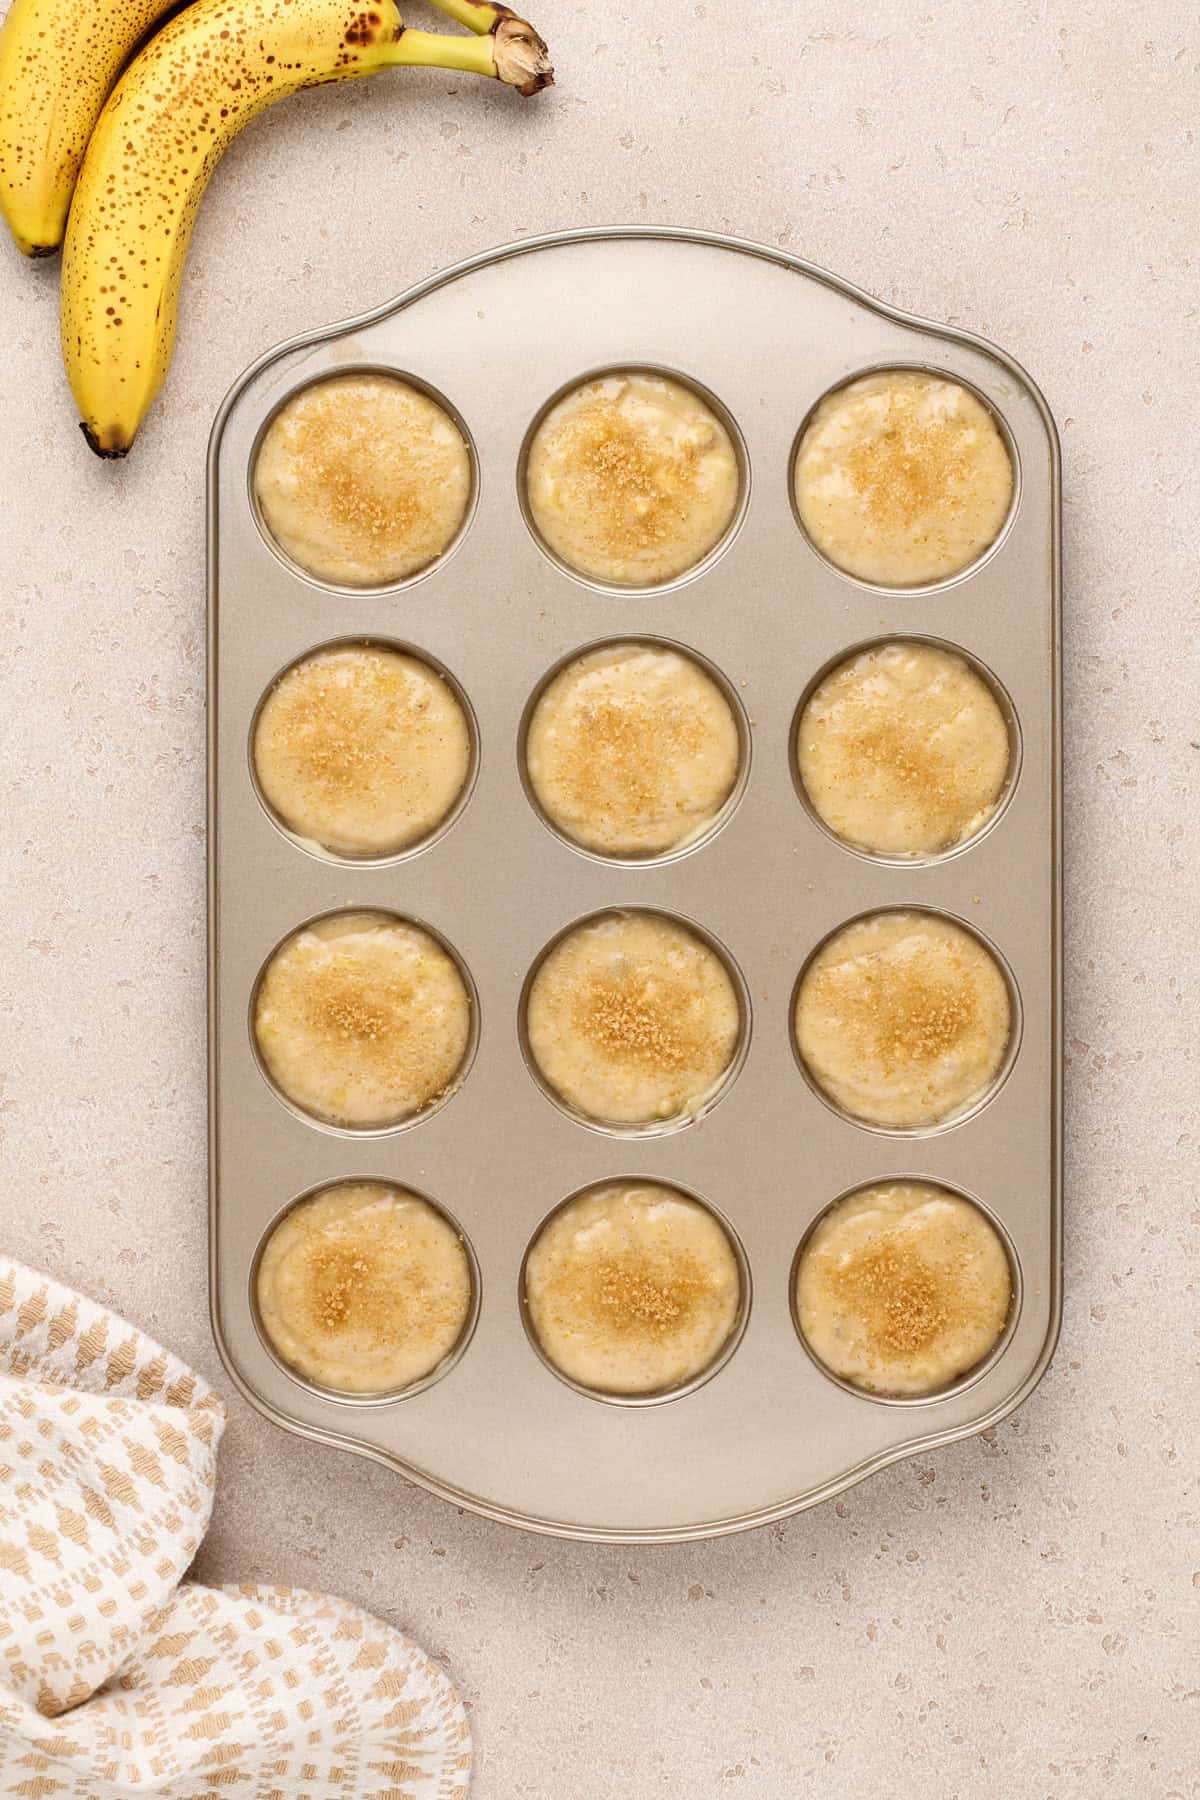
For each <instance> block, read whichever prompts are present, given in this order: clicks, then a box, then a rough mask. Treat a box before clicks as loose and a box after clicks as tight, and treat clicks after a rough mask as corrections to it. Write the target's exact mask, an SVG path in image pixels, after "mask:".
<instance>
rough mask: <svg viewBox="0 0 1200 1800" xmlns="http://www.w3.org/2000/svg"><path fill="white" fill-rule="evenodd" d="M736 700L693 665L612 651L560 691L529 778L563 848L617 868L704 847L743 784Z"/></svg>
mask: <svg viewBox="0 0 1200 1800" xmlns="http://www.w3.org/2000/svg"><path fill="white" fill-rule="evenodd" d="M739 756H740V749H739V743H738V731H737V724H736V722H735V720H734V716H733V711H732V709H731V707H730V705H729V702H728V700H727V699H726V698H725V696H724V694H723V693H722V692H721V690H720V688H719V687H718V686H717V683H716V682H715V681H714V680H713V679H712V677H711V676H710V675H708V674H706V672H705V671H704V669H702V668H701V666H700V664H699V663H698V662H694V661H693V660H692V658H691V657H690V656H684V655H681V654H680V652H679V651H677V650H671V649H667V648H664V647H663V646H661V645H656V644H637V643H630V644H603V645H601V646H600V647H599V648H598V649H595V650H589V651H587V652H585V654H584V655H583V656H580V657H577V658H576V659H575V661H574V662H572V663H569V664H568V665H567V667H566V668H565V669H562V670H560V671H559V673H558V674H557V675H556V676H555V677H554V678H553V680H552V681H550V682H549V683H548V684H547V686H546V688H545V690H544V691H543V693H542V695H541V697H540V698H539V700H538V702H537V704H536V706H535V707H534V709H533V713H532V716H531V718H530V721H529V728H528V730H527V732H526V736H525V766H526V769H527V771H528V775H529V780H530V784H531V786H532V788H533V791H534V793H535V794H536V796H537V799H538V802H539V804H540V805H541V808H542V810H543V812H544V813H545V814H546V816H547V817H548V818H549V820H550V821H551V823H552V824H553V825H555V826H556V827H557V828H558V830H559V831H561V832H562V833H563V834H564V836H566V837H569V838H571V839H572V840H573V842H575V843H577V844H582V845H583V846H584V848H585V849H588V850H597V851H600V852H602V853H604V854H606V855H609V856H655V855H662V854H664V853H665V852H667V851H670V850H678V849H680V848H682V847H683V846H684V845H686V844H688V843H690V842H692V841H693V840H694V839H695V838H697V837H700V836H701V835H702V834H703V832H704V831H705V829H706V827H707V826H709V825H710V824H711V823H712V821H713V820H714V819H715V818H716V816H717V814H718V813H719V812H720V810H721V808H722V807H723V806H724V804H725V802H726V801H727V800H728V798H729V796H730V794H731V793H732V791H733V786H734V783H735V781H736V780H737V774H738V762H739Z"/></svg>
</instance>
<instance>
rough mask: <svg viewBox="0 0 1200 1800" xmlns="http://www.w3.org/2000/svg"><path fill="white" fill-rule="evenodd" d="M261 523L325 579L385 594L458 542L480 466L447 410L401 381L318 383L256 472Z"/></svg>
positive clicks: (290, 412)
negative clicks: (473, 465)
mask: <svg viewBox="0 0 1200 1800" xmlns="http://www.w3.org/2000/svg"><path fill="white" fill-rule="evenodd" d="M254 492H255V495H256V496H257V499H258V505H259V510H260V511H261V513H262V517H263V522H264V524H265V525H266V527H267V530H268V531H269V532H270V533H271V536H272V537H273V538H274V539H275V542H276V543H277V544H278V545H279V547H280V549H281V550H283V551H285V552H286V554H287V555H288V556H290V557H291V559H292V561H293V562H296V563H299V565H300V567H301V568H302V569H306V570H307V571H308V573H309V574H310V575H315V576H316V577H317V579H318V580H320V581H331V582H338V583H340V584H342V585H343V586H346V587H382V586H384V585H385V584H386V583H388V582H393V581H401V580H403V579H404V577H405V576H406V575H415V574H416V572H417V570H418V569H423V568H425V567H426V565H427V564H429V563H431V562H433V561H434V560H435V559H436V558H437V557H439V556H440V555H441V554H442V552H443V550H445V548H446V546H447V545H448V544H449V543H450V541H451V539H452V538H454V536H455V535H456V534H457V532H458V529H459V527H460V526H461V524H462V522H463V519H464V518H465V517H466V512H467V505H468V503H469V501H470V498H471V456H470V452H469V451H468V449H467V446H466V443H465V441H464V439H463V435H462V432H461V431H460V430H459V428H458V426H457V425H456V424H455V422H454V420H453V419H452V418H451V417H450V415H449V413H448V412H447V411H446V410H445V408H444V407H442V406H439V405H438V403H437V401H436V400H431V399H430V397H429V395H428V394H425V393H422V392H421V390H420V389H419V388H415V387H410V386H409V384H408V382H406V381H400V380H398V379H397V378H396V377H395V376H393V375H339V376H335V377H333V378H332V379H330V380H328V381H314V382H313V383H312V385H311V386H310V387H306V388H303V389H302V390H301V392H300V393H298V394H296V395H295V396H294V398H292V399H291V400H289V401H288V402H287V404H286V405H284V406H282V407H281V408H280V410H279V411H278V412H277V413H276V415H275V417H274V418H273V419H272V420H271V423H270V425H269V426H268V427H267V430H266V432H265V434H264V436H263V440H262V444H261V446H260V448H259V452H258V457H257V459H256V461H255V465H254Z"/></svg>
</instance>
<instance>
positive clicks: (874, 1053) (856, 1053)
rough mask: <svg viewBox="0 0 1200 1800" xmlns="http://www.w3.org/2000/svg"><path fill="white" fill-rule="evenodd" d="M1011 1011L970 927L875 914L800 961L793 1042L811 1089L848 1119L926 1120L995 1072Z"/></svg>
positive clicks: (894, 1123)
mask: <svg viewBox="0 0 1200 1800" xmlns="http://www.w3.org/2000/svg"><path fill="white" fill-rule="evenodd" d="M1011 1010H1012V1009H1011V1003H1010V1001H1009V994H1008V984H1007V982H1006V981H1005V979H1004V976H1003V974H1002V973H1001V971H1000V968H999V965H998V964H997V962H996V959H995V957H994V956H992V954H991V952H990V951H988V950H986V949H985V948H984V946H983V944H982V943H981V942H980V941H979V939H978V938H977V937H975V936H974V934H973V933H971V932H969V931H965V930H964V929H963V928H962V926H961V925H955V924H954V923H953V922H952V921H951V920H950V919H946V918H941V917H939V916H938V915H936V914H933V913H925V912H878V913H872V914H871V915H870V916H869V917H868V918H865V919H856V920H854V921H853V922H852V923H851V924H849V925H844V926H843V927H842V928H841V930H840V931H836V932H834V934H833V936H832V937H830V938H828V939H827V940H826V942H825V943H824V944H822V945H821V947H820V949H819V950H818V951H817V953H816V955H815V956H814V957H813V959H812V961H811V962H810V963H809V965H808V968H807V969H806V970H805V973H804V978H803V980H802V981H801V983H800V992H799V995H798V997H797V1001H796V1017H795V1030H796V1043H797V1046H798V1048H799V1051H800V1055H801V1057H802V1058H803V1061H804V1065H805V1067H806V1068H807V1070H808V1072H809V1074H810V1075H811V1077H812V1079H813V1080H814V1081H815V1082H816V1084H817V1085H818V1087H820V1088H821V1089H822V1091H823V1092H824V1093H825V1094H827V1095H828V1096H829V1098H830V1099H831V1100H832V1101H833V1102H834V1104H835V1105H836V1106H839V1107H841V1108H842V1110H843V1111H844V1112H847V1113H850V1114H851V1115H852V1116H853V1117H854V1118H856V1119H861V1120H863V1121H865V1122H866V1123H868V1124H871V1125H882V1126H887V1127H891V1128H893V1129H904V1128H913V1127H917V1126H921V1125H933V1124H938V1123H940V1122H941V1121H943V1120H946V1119H951V1118H953V1117H954V1116H955V1115H956V1114H957V1113H960V1112H962V1111H963V1110H964V1109H965V1108H967V1107H968V1106H970V1105H971V1104H972V1102H973V1101H975V1100H977V1099H978V1098H979V1097H980V1096H981V1095H982V1094H984V1093H985V1092H986V1091H987V1089H988V1088H989V1087H990V1086H991V1085H992V1083H993V1082H994V1081H995V1079H996V1076H997V1075H998V1074H999V1072H1000V1069H1001V1067H1002V1065H1003V1063H1004V1058H1005V1054H1006V1052H1007V1050H1008V1041H1009V1034H1010V1032H1011V1029H1012V1018H1011Z"/></svg>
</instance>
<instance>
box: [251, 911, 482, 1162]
mask: <svg viewBox="0 0 1200 1800" xmlns="http://www.w3.org/2000/svg"><path fill="white" fill-rule="evenodd" d="M470 1034H471V1001H470V996H469V995H468V993H467V989H466V986H465V985H464V982H463V978H462V976H461V974H460V973H459V971H458V968H457V966H456V964H455V962H454V959H453V958H452V957H451V956H449V955H448V954H447V953H446V951H445V950H443V948H442V946H441V945H440V944H439V943H438V942H437V941H436V939H434V938H432V937H430V935H429V933H428V932H427V931H422V930H421V929H420V927H419V926H417V925H410V924H409V923H407V921H405V920H403V919H398V918H395V917H394V916H393V915H392V914H390V913H379V912H343V913H334V914H333V915H331V916H330V917H329V918H325V919H318V920H317V922H316V923H315V924H314V925H306V926H304V927H303V929H301V930H300V931H297V932H294V933H293V934H292V936H291V937H289V938H287V939H286V940H285V942H284V943H283V944H282V945H281V946H280V947H279V949H278V950H277V951H276V952H275V954H274V956H273V957H272V958H271V960H270V962H269V963H268V964H267V967H266V970H265V972H264V974H263V977H262V980H261V982H260V983H259V987H258V993H257V995H256V997H255V1003H254V1035H255V1038H256V1040H257V1043H258V1048H259V1053H260V1055H261V1056H262V1059H263V1063H264V1065H265V1066H266V1069H267V1072H268V1074H269V1075H270V1077H271V1079H272V1081H273V1082H274V1083H275V1085H276V1086H277V1087H278V1088H279V1090H280V1092H281V1093H283V1094H284V1095H286V1097H287V1098H288V1099H289V1100H290V1101H292V1103H293V1105H295V1106H298V1107H299V1108H300V1109H301V1110H302V1111H303V1112H306V1113H311V1114H312V1115H313V1117H314V1118H317V1119H324V1120H327V1121H328V1122H329V1123H330V1124H333V1125H343V1126H358V1127H360V1128H362V1127H376V1128H379V1127H383V1126H388V1125H397V1124H399V1123H401V1121H402V1120H404V1119H408V1118H411V1117H412V1116H413V1114H414V1113H419V1112H422V1111H423V1110H424V1109H425V1108H426V1107H428V1106H431V1105H433V1104H434V1102H435V1101H437V1100H440V1099H441V1098H442V1097H443V1095H445V1094H446V1092H447V1091H448V1090H449V1089H450V1088H451V1087H452V1086H453V1084H454V1081H455V1078H456V1077H457V1075H458V1073H459V1071H460V1069H461V1068H462V1064H463V1059H464V1057H465V1056H466V1053H467V1046H468V1043H469V1041H470Z"/></svg>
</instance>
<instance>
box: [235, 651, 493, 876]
mask: <svg viewBox="0 0 1200 1800" xmlns="http://www.w3.org/2000/svg"><path fill="white" fill-rule="evenodd" d="M470 764H471V737H470V732H469V731H468V728H467V721H466V717H465V715H464V713H463V709H462V707H461V706H460V705H459V702H458V700H457V699H456V697H455V695H454V692H453V690H452V689H451V688H450V687H448V686H447V684H446V682H445V681H444V680H443V679H442V677H441V676H440V675H439V674H438V673H437V672H436V671H435V670H434V669H431V668H430V667H429V665H428V663H424V662H420V661H418V659H417V658H416V657H414V656H405V655H402V654H401V653H400V652H399V651H397V650H388V649H385V648H383V647H382V646H380V645H375V644H339V645H337V646H336V647H335V648H333V649H331V650H318V651H316V652H315V653H314V654H313V655H312V656H307V657H305V659H304V661H303V662H299V663H296V664H295V665H294V666H293V667H292V668H290V669H289V670H287V672H286V674H284V675H282V676H281V677H280V679H279V680H278V681H277V682H276V684H275V686H274V687H273V688H272V689H271V692H270V693H269V694H268V696H267V698H266V700H265V701H264V702H263V705H262V708H261V710H260V712H259V715H258V723H257V725H256V727H255V731H254V767H255V770H256V772H257V775H258V780H259V785H260V787H261V789H262V792H263V797H264V799H265V800H266V801H267V803H268V805H269V806H270V807H271V809H272V810H273V811H274V812H275V814H276V815H277V816H278V818H279V819H280V821H281V822H282V823H283V824H284V825H286V826H287V828H288V829H289V831H294V832H295V833H296V835H297V836H298V837H301V838H306V839H309V840H311V841H313V842H315V843H317V844H319V845H321V846H323V847H324V848H325V849H326V850H331V851H333V852H334V853H335V854H337V855H340V856H387V855H389V854H391V853H392V852H394V851H397V850H403V849H404V848H405V847H406V846H407V845H409V844H414V843H417V842H418V841H419V840H420V839H421V838H424V837H428V835H429V833H430V832H431V831H434V830H435V829H436V828H437V826H438V825H440V824H441V822H442V820H443V819H444V818H445V816H446V814H447V813H448V812H449V811H450V809H451V807H452V806H453V805H454V803H455V801H456V800H457V799H458V797H459V795H460V794H461V793H462V790H463V784H464V783H465V781H466V779H467V773H468V770H469V768H470Z"/></svg>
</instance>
